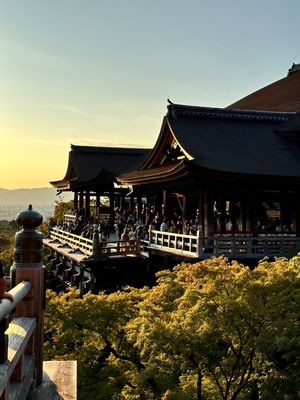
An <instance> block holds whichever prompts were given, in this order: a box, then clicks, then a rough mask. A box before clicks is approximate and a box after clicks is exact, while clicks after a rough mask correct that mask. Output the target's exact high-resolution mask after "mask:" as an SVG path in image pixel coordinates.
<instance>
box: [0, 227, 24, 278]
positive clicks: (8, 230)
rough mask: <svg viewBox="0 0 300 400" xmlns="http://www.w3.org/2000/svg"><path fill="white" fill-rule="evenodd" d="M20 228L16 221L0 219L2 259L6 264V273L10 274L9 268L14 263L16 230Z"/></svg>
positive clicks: (0, 254)
mask: <svg viewBox="0 0 300 400" xmlns="http://www.w3.org/2000/svg"><path fill="white" fill-rule="evenodd" d="M19 229H20V227H19V226H18V224H17V223H16V221H0V260H1V261H2V263H3V265H4V272H5V274H6V275H9V269H10V267H11V265H12V263H13V259H14V244H15V232H16V231H18V230H19Z"/></svg>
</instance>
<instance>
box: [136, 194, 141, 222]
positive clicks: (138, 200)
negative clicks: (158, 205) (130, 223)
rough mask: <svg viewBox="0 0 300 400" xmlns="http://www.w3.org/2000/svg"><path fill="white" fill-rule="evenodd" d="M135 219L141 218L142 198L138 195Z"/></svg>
mask: <svg viewBox="0 0 300 400" xmlns="http://www.w3.org/2000/svg"><path fill="white" fill-rule="evenodd" d="M136 201H137V216H136V218H137V219H140V218H141V217H142V196H141V195H140V194H138V196H137V199H136Z"/></svg>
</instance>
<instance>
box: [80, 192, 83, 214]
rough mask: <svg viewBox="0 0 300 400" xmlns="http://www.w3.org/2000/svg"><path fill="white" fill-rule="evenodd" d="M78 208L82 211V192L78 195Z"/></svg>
mask: <svg viewBox="0 0 300 400" xmlns="http://www.w3.org/2000/svg"><path fill="white" fill-rule="evenodd" d="M79 208H80V210H81V209H83V192H80V193H79Z"/></svg>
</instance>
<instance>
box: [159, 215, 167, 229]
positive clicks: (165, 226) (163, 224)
mask: <svg viewBox="0 0 300 400" xmlns="http://www.w3.org/2000/svg"><path fill="white" fill-rule="evenodd" d="M168 228H169V226H168V222H167V220H166V219H165V218H164V219H163V222H162V223H161V225H160V228H159V230H160V231H161V232H168Z"/></svg>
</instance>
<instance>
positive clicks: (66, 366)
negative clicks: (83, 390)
mask: <svg viewBox="0 0 300 400" xmlns="http://www.w3.org/2000/svg"><path fill="white" fill-rule="evenodd" d="M43 369H44V371H43V383H42V384H41V385H40V386H38V387H36V389H35V390H34V392H33V393H32V395H31V397H30V398H31V399H32V400H47V399H49V400H76V399H77V390H76V389H77V361H44V363H43Z"/></svg>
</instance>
